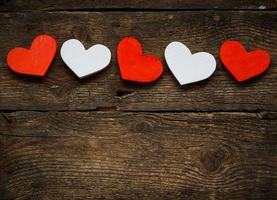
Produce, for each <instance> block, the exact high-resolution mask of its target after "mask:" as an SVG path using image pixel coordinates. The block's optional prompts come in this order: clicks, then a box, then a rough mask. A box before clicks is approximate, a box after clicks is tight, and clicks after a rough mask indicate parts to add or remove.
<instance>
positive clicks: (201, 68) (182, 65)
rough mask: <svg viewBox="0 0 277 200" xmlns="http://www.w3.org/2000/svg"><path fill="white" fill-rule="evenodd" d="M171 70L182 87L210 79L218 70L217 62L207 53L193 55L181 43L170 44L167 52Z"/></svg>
mask: <svg viewBox="0 0 277 200" xmlns="http://www.w3.org/2000/svg"><path fill="white" fill-rule="evenodd" d="M165 59H166V62H167V64H168V67H169V69H170V70H171V72H172V73H173V75H174V76H175V78H176V79H177V80H178V82H179V83H180V84H181V85H186V84H189V83H194V82H198V81H202V80H204V79H207V78H209V77H210V76H211V75H212V74H213V73H214V71H215V69H216V60H215V58H214V56H213V55H211V54H209V53H206V52H199V53H195V54H191V52H190V50H189V49H188V47H186V45H184V44H183V43H181V42H172V43H170V44H169V45H168V46H167V47H166V50H165Z"/></svg>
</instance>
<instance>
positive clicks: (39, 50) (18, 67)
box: [7, 35, 57, 76]
mask: <svg viewBox="0 0 277 200" xmlns="http://www.w3.org/2000/svg"><path fill="white" fill-rule="evenodd" d="M56 50H57V42H56V40H55V39H54V38H52V37H50V36H48V35H39V36H37V37H36V38H35V39H34V40H33V42H32V45H31V48H30V49H25V48H15V49H12V50H11V51H10V52H9V53H8V56H7V63H8V65H9V67H10V68H11V69H12V70H13V71H15V72H17V73H20V74H27V75H34V76H44V75H45V73H46V72H47V70H48V68H49V66H50V64H51V62H52V60H53V58H54V56H55V54H56Z"/></svg>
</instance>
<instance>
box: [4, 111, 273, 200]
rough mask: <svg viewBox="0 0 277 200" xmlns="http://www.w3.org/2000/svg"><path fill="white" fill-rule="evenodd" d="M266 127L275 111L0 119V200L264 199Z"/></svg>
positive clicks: (268, 162) (268, 164)
mask: <svg viewBox="0 0 277 200" xmlns="http://www.w3.org/2000/svg"><path fill="white" fill-rule="evenodd" d="M276 122H277V115H276V113H262V114H255V113H220V112H219V113H175V114H174V113H128V112H126V113H122V112H12V113H2V117H1V118H0V130H1V133H0V155H1V156H0V172H1V173H0V174H1V179H0V194H1V199H112V198H113V199H114V198H115V197H116V198H118V199H198V200H199V199H200V200H201V199H205V200H206V199H225V200H226V199H232V200H234V199H272V197H274V196H276V195H277V194H276V191H277V188H276V184H275V183H276V178H277V163H276V158H277V155H276V152H277V151H276V150H277V149H276V147H277V145H276V128H277V127H276V124H277V123H276Z"/></svg>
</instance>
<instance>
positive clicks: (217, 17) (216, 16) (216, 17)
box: [213, 14, 220, 22]
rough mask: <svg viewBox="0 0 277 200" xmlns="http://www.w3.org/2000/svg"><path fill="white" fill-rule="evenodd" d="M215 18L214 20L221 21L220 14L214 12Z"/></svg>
mask: <svg viewBox="0 0 277 200" xmlns="http://www.w3.org/2000/svg"><path fill="white" fill-rule="evenodd" d="M213 19H214V21H216V22H218V21H220V16H219V15H217V14H214V16H213Z"/></svg>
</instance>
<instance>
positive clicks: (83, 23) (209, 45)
mask: <svg viewBox="0 0 277 200" xmlns="http://www.w3.org/2000/svg"><path fill="white" fill-rule="evenodd" d="M276 9H277V2H276V0H264V1H261V0H233V1H229V0H209V1H207V0H202V1H200V0H199V1H196V0H170V1H169V0H148V1H147V0H136V1H135V0H133V1H131V0H129V1H127V0H114V1H112V0H75V1H73V0H72V1H66V0H53V1H52V0H51V1H50V0H42V1H37V0H29V1H25V0H0V27H1V30H0V110H1V116H0V199H1V200H13V199H18V200H19V199H20V200H22V199H45V200H46V199H47V200H48V199H49V200H52V199H70V200H72V199H80V200H83V199H193V200H194V199H195V200H202V199H203V200H206V199H211V200H213V199H224V200H225V199H266V200H269V199H275V198H276V197H277V182H276V181H277V149H276V148H277V138H276V135H277V68H276V65H277V49H276V46H277V23H276V22H277V12H276ZM43 33H46V34H51V35H53V36H54V37H56V39H57V40H58V43H59V47H60V46H61V44H62V43H63V42H64V41H65V40H67V39H70V38H77V39H79V40H81V41H82V42H83V43H84V44H85V46H86V47H90V46H91V45H92V44H95V43H103V44H105V45H107V46H108V47H109V48H110V49H111V51H112V56H113V58H112V63H111V65H110V66H109V67H108V68H107V69H106V70H104V71H103V72H101V73H99V74H97V75H94V76H92V77H88V78H86V79H84V80H78V79H77V78H76V77H75V76H74V74H73V73H72V72H71V71H70V70H69V69H68V68H67V67H66V66H65V64H63V62H62V61H61V58H60V55H59V53H58V54H57V56H56V58H55V60H54V63H53V65H52V67H51V69H50V70H49V72H48V74H47V75H46V77H44V78H33V77H27V76H22V75H17V74H15V73H13V72H12V71H11V70H10V69H9V68H8V67H7V65H6V55H7V52H8V51H9V50H10V49H12V48H14V47H17V46H24V47H28V46H29V45H30V43H31V41H32V39H33V38H34V37H35V36H36V35H38V34H43ZM125 36H133V37H136V38H137V39H139V40H140V41H141V42H142V45H143V48H144V51H145V52H146V53H151V54H154V55H157V56H158V57H159V58H160V59H161V60H162V61H163V63H164V71H165V72H164V75H163V76H162V77H161V78H160V79H159V80H158V81H157V82H156V83H152V84H135V83H130V82H124V81H122V80H121V78H120V74H119V71H118V66H117V62H116V46H117V44H118V42H119V41H120V39H122V38H123V37H125ZM226 39H235V40H239V41H241V42H242V43H243V44H244V45H245V46H246V47H247V49H248V50H251V49H257V48H261V49H265V50H267V51H268V52H269V53H270V54H271V58H272V62H271V67H270V69H269V70H268V71H267V72H266V73H265V74H263V75H262V76H260V77H258V78H255V79H253V80H250V81H248V82H245V83H243V84H238V83H236V81H235V80H234V79H233V78H232V77H231V75H230V74H229V73H228V72H227V71H226V69H225V68H224V67H222V65H221V63H220V61H219V59H218V56H217V55H218V49H219V47H220V45H221V43H222V42H223V41H224V40H226ZM174 40H177V41H181V42H184V43H185V44H186V45H187V46H188V47H190V48H191V50H192V51H193V52H198V51H208V52H211V53H212V54H213V55H215V56H216V58H217V61H218V68H217V70H216V72H215V74H214V76H212V77H211V78H210V79H209V80H207V81H203V82H200V83H197V84H192V85H188V86H184V87H180V86H179V85H178V83H177V82H176V80H175V79H174V77H173V76H172V75H171V73H170V72H169V70H168V68H167V67H166V65H165V61H164V58H163V52H164V49H165V47H166V46H167V44H168V43H170V42H172V41H174Z"/></svg>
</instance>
